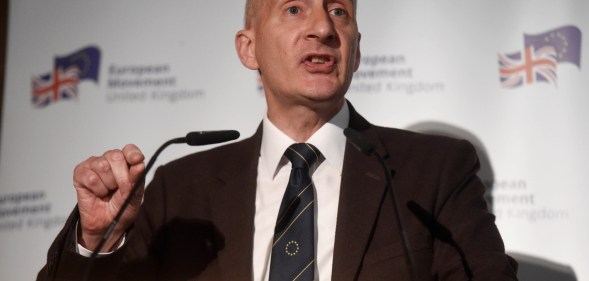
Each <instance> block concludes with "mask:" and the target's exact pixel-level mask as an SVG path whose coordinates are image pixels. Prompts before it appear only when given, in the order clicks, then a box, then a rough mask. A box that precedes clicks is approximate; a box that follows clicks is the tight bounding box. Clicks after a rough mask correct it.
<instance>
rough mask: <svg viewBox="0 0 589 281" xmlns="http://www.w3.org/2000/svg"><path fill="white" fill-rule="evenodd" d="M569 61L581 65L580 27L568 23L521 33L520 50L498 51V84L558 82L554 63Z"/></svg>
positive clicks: (512, 86)
mask: <svg viewBox="0 0 589 281" xmlns="http://www.w3.org/2000/svg"><path fill="white" fill-rule="evenodd" d="M566 62H568V63H572V64H573V65H576V66H577V67H578V68H579V69H580V68H581V30H579V28H578V27H576V26H572V25H567V26H563V27H559V28H556V29H553V30H550V31H547V32H544V33H541V34H536V35H528V34H524V50H523V52H517V53H511V54H502V53H499V75H500V81H501V86H503V87H504V88H510V89H511V88H517V87H519V86H522V85H526V84H532V83H534V82H548V83H552V84H554V85H557V79H556V78H557V75H556V68H557V67H556V66H557V64H560V63H566Z"/></svg>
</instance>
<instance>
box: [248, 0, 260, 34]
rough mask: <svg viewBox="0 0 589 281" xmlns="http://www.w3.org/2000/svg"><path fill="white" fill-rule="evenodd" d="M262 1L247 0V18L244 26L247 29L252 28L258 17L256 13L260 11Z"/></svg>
mask: <svg viewBox="0 0 589 281" xmlns="http://www.w3.org/2000/svg"><path fill="white" fill-rule="evenodd" d="M261 1H262V0H247V1H246V2H245V17H244V25H245V29H249V28H250V27H252V24H253V21H254V18H255V16H256V11H259V9H260V6H261V5H260V4H261Z"/></svg>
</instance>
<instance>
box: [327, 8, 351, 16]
mask: <svg viewBox="0 0 589 281" xmlns="http://www.w3.org/2000/svg"><path fill="white" fill-rule="evenodd" d="M329 13H330V14H332V15H334V16H336V17H345V16H347V15H348V12H346V10H344V9H342V8H334V9H331V10H330V11H329Z"/></svg>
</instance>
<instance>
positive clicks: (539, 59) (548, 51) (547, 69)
mask: <svg viewBox="0 0 589 281" xmlns="http://www.w3.org/2000/svg"><path fill="white" fill-rule="evenodd" d="M499 73H500V74H501V76H500V77H501V85H502V86H503V87H505V88H515V87H519V86H521V85H523V84H524V82H525V83H526V84H532V83H534V82H535V81H544V82H549V83H552V84H554V85H556V50H555V49H554V47H552V46H545V47H542V48H540V49H539V50H537V51H536V50H534V47H533V46H531V47H528V48H526V49H525V50H524V56H523V58H522V55H521V53H515V54H499Z"/></svg>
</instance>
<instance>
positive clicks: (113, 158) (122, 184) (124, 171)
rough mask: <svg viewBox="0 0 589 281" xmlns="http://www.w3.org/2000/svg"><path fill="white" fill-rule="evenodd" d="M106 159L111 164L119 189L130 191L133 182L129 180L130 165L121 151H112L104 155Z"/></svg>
mask: <svg viewBox="0 0 589 281" xmlns="http://www.w3.org/2000/svg"><path fill="white" fill-rule="evenodd" d="M103 156H104V158H105V159H106V160H107V161H108V163H109V164H110V168H111V171H112V175H113V177H114V180H115V182H116V186H118V188H119V189H123V190H129V189H131V187H132V186H133V182H132V181H131V179H130V178H129V163H128V162H127V159H126V158H125V155H124V154H123V152H122V151H121V150H118V149H116V150H110V151H107V152H106V153H104V155H103Z"/></svg>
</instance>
